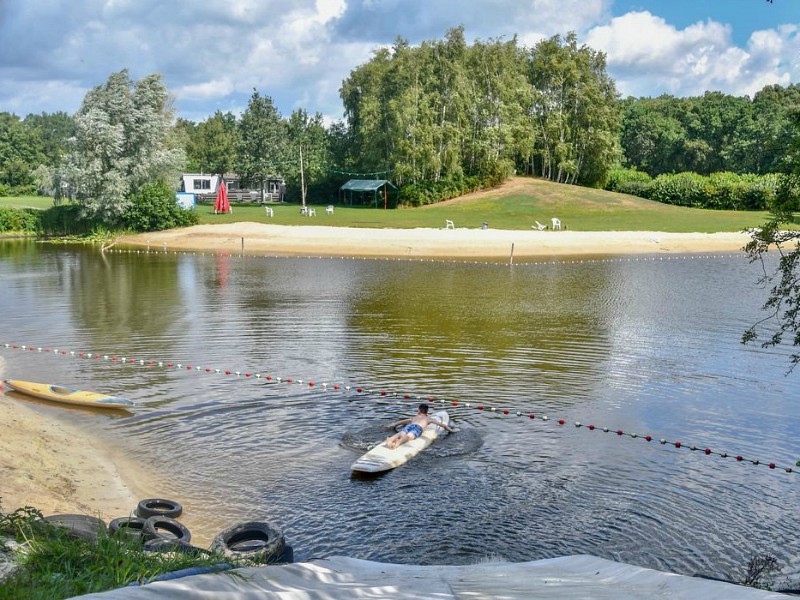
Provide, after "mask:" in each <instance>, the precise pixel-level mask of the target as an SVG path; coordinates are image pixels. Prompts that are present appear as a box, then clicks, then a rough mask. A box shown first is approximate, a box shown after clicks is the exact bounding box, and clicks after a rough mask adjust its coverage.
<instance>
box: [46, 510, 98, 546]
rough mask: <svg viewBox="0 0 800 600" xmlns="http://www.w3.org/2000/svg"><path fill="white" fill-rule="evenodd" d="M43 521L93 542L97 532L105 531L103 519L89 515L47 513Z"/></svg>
mask: <svg viewBox="0 0 800 600" xmlns="http://www.w3.org/2000/svg"><path fill="white" fill-rule="evenodd" d="M44 520H45V521H47V522H48V523H50V524H51V525H55V526H56V527H60V528H62V529H65V530H66V532H67V534H68V535H70V536H71V537H75V538H80V539H82V540H89V541H91V542H94V541H96V540H97V535H98V533H99V532H101V531H103V532H105V531H107V530H108V528H107V527H106V523H105V521H103V520H102V519H99V518H97V517H90V516H89V515H73V514H63V515H62V514H59V515H49V516H47V517H45V518H44Z"/></svg>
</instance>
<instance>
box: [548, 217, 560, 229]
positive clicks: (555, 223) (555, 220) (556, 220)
mask: <svg viewBox="0 0 800 600" xmlns="http://www.w3.org/2000/svg"><path fill="white" fill-rule="evenodd" d="M550 220H551V221H552V222H553V230H556V229H561V219H559V218H557V217H553V218H552V219H550Z"/></svg>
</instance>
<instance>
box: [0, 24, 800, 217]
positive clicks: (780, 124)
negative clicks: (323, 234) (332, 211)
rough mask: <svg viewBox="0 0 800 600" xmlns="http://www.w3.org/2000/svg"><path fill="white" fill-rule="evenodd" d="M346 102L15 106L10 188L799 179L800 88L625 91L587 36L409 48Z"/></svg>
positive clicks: (125, 100) (159, 94) (147, 82)
mask: <svg viewBox="0 0 800 600" xmlns="http://www.w3.org/2000/svg"><path fill="white" fill-rule="evenodd" d="M340 94H341V98H342V101H343V105H344V119H343V120H342V121H338V122H335V123H332V124H327V125H326V124H325V123H324V121H323V118H322V116H321V115H320V114H315V115H310V114H308V113H307V111H305V110H303V109H297V110H295V111H294V112H293V113H292V114H291V115H289V116H288V117H284V116H283V115H281V114H280V112H279V111H278V110H277V108H276V107H275V105H274V103H273V101H272V99H271V98H270V97H269V96H267V95H263V94H261V93H259V92H258V91H257V90H254V91H253V94H252V96H251V98H250V100H249V102H248V106H247V108H246V109H245V110H244V112H243V113H242V114H241V115H239V116H236V115H234V114H233V113H230V112H227V113H223V112H220V111H218V112H216V113H215V114H214V115H212V116H210V117H208V118H207V119H206V120H204V121H202V122H199V123H195V122H192V121H189V120H186V119H177V120H175V119H174V115H173V113H172V107H171V101H170V97H169V93H168V90H167V89H166V87H165V85H164V84H163V82H162V81H161V78H160V76H158V75H150V76H147V77H145V78H143V79H142V80H140V81H132V80H131V78H130V76H129V74H128V72H127V71H121V72H119V73H113V74H112V75H111V76H110V77H109V79H108V81H107V82H106V83H105V84H103V85H100V86H97V87H96V88H94V89H92V90H90V91H89V92H88V93H87V95H86V97H85V98H84V101H83V103H82V105H81V107H80V109H79V110H78V112H77V113H76V114H75V115H72V116H70V115H67V114H66V113H63V112H59V113H54V114H41V115H28V116H27V117H25V118H24V119H21V118H19V117H17V116H16V115H13V114H10V113H0V194H11V193H13V194H25V193H43V194H50V195H53V196H54V197H55V198H60V197H67V198H70V199H73V200H77V202H78V204H79V205H80V207H81V211H82V213H83V214H84V215H86V216H91V217H94V218H99V219H101V220H105V221H107V222H110V223H113V222H119V221H121V220H122V221H124V219H123V215H124V214H125V212H126V211H127V210H128V209H129V208H130V207H131V206H132V203H133V202H134V200H135V198H136V197H137V194H139V193H140V192H141V190H142V188H143V186H145V185H146V184H147V183H148V182H149V183H154V182H156V181H158V182H164V183H165V184H167V187H168V186H170V185H173V186H174V185H175V184H176V183H177V182H178V175H179V174H180V172H182V171H183V172H187V171H188V172H207V173H226V172H236V173H238V174H239V175H240V176H242V177H243V178H244V180H245V182H246V183H249V184H250V185H251V186H253V187H258V186H261V187H262V189H263V184H264V182H265V181H267V180H269V179H272V178H274V177H283V178H284V179H285V181H286V183H287V192H288V197H289V198H290V199H292V200H301V199H303V198H305V197H306V195H307V194H309V192H311V193H312V194H313V196H314V197H315V198H317V199H320V200H322V201H326V202H327V201H329V200H330V199H331V196H332V195H333V194H335V190H336V189H337V188H338V186H339V185H341V184H342V183H343V182H344V180H346V179H347V176H346V175H345V174H348V173H382V174H385V175H383V177H385V178H387V179H390V180H391V181H392V182H393V183H394V184H395V185H397V186H398V187H400V188H401V190H402V191H401V194H402V196H401V201H402V202H404V203H406V204H410V205H417V204H423V203H428V202H435V201H438V200H441V199H445V198H447V197H451V196H455V195H459V194H461V193H464V192H466V191H470V190H472V189H476V188H480V187H485V186H487V185H492V184H496V183H499V182H500V181H502V180H503V179H505V178H506V177H508V176H509V175H510V174H512V173H521V174H528V175H535V176H540V177H545V178H548V179H551V180H553V181H558V182H564V183H576V184H581V185H587V186H602V185H607V184H608V183H609V182H610V181H617V182H618V181H621V180H624V182H625V185H627V186H628V187H629V188H630V190H626V191H633V192H634V193H636V190H637V189H640V188H641V189H644V184H643V183H642V182H641V181H639V180H638V179H639V176H638V175H637V176H633V177H631V176H630V175H624V176H620V175H619V168H620V167H623V168H625V169H627V170H628V171H629V172H631V171H635V172H636V173H642V174H646V175H647V176H649V177H651V178H658V177H659V176H662V175H665V174H674V173H684V172H690V173H694V174H697V175H701V176H710V175H712V174H715V173H719V172H730V173H733V174H738V175H742V176H744V175H745V174H747V175H765V174H769V173H775V172H780V171H785V170H786V169H788V168H789V166H790V162H791V157H790V156H788V153H787V152H786V151H785V149H786V148H789V147H791V146H792V145H793V144H794V143H795V142H796V141H797V137H798V133H797V131H798V129H797V128H796V127H794V126H793V125H792V121H791V118H792V111H793V110H794V109H795V108H796V107H797V106H798V104H800V86H798V85H789V86H787V87H782V86H779V85H772V86H767V87H765V88H764V89H763V90H761V91H760V92H758V93H757V94H755V95H754V97H753V98H752V99H751V98H749V97H746V96H744V97H737V96H732V95H728V94H722V93H720V92H707V93H705V94H704V95H703V96H700V97H692V98H676V97H672V96H668V95H664V96H660V97H658V98H626V99H620V98H619V95H618V94H617V91H616V88H615V85H614V81H613V80H612V79H611V78H610V77H609V76H608V74H607V72H606V63H605V56H604V54H603V53H602V52H598V51H596V50H593V49H592V48H589V47H588V46H585V45H579V44H578V42H577V38H576V36H575V34H573V33H570V34H568V35H566V36H563V37H562V36H554V37H552V38H549V39H545V40H542V41H540V42H539V43H537V44H536V45H535V46H533V47H532V48H526V47H524V46H522V45H520V44H519V42H518V40H517V39H516V37H515V38H512V39H511V40H503V39H499V40H489V41H476V42H474V43H472V44H468V43H467V42H466V41H465V39H464V31H463V29H462V28H455V29H452V30H450V31H448V32H447V34H446V35H445V36H444V38H443V39H440V40H433V41H426V42H423V43H422V44H420V45H419V46H411V45H410V44H409V43H408V42H407V41H405V40H403V39H398V40H397V41H396V42H395V44H394V46H393V47H392V48H385V49H381V50H378V51H376V52H375V54H374V56H373V57H372V58H371V59H370V60H369V61H367V62H366V63H364V64H362V65H360V66H358V67H356V68H355V69H354V70H353V71H352V72H351V73H350V75H349V76H348V77H347V78H346V79H345V80H344V81H343V82H342V87H341V90H340ZM642 176H644V175H642ZM684 179H685V180H686V181H687V182H689V183H692V182H695V183H696V180H693V179H692V180H690V179H689V178H687V177H684ZM729 179H730V178H729ZM716 180H718V181H723V180H724V178H720V177H717V178H716ZM631 181H633V183H631ZM681 181H683V180H681ZM725 181H727V180H725ZM682 185H683V184H681V185H679V186H676V185H674V184H673V183H672V182H670V184H669V185H668V186H666V187H665V186H663V185H662V186H661V188H658V189H675V190H680V189H683V188H682V187H681V186H682ZM692 185H694V183H692ZM698 185H699V184H698ZM726 185H727V184H726ZM637 186H638V187H637ZM684 187H685V186H684ZM656 195H658V194H656ZM739 204H741V207H742V208H744V207H748V206H750V205H752V204H753V202H752V201H751V200H750V199H747V200H746V201H744V202H743V203H739Z"/></svg>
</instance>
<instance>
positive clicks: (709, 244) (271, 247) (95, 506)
mask: <svg viewBox="0 0 800 600" xmlns="http://www.w3.org/2000/svg"><path fill="white" fill-rule="evenodd" d="M748 240H749V238H748V236H747V235H746V234H743V233H714V234H705V233H688V234H675V233H661V232H629V231H626V232H580V231H506V230H493V229H486V230H482V229H353V228H342V227H325V226H299V227H289V226H280V225H264V224H258V223H235V224H230V225H198V226H194V227H188V228H184V229H177V230H170V231H163V232H154V233H146V234H141V235H135V236H128V237H124V238H121V239H120V240H119V241H118V245H130V246H136V247H143V248H150V249H151V250H158V251H163V250H166V251H184V250H185V251H189V250H193V251H202V252H215V253H217V252H218V253H232V254H238V253H241V252H244V253H245V254H253V255H265V256H326V257H336V256H342V257H374V258H380V257H390V258H433V259H462V260H473V259H487V260H508V259H509V258H510V257H511V255H512V247H513V256H514V259H515V260H520V261H523V260H525V259H527V260H546V259H548V258H556V257H568V256H576V257H589V256H611V255H631V254H667V253H673V254H675V253H710V252H737V251H740V250H741V248H742V247H743V246H744V245H745V244H746V243H747V241H748ZM3 367H4V364H3V362H2V358H0V375H2V373H3V372H4V368H3ZM0 410H1V411H2V414H3V419H2V430H0V482H2V484H1V485H0V498H1V499H2V508H3V510H4V511H6V512H8V511H11V510H14V509H16V508H19V507H22V506H26V505H31V506H34V507H36V508H38V509H40V510H41V511H43V512H44V513H45V514H53V513H63V512H76V513H83V514H91V515H100V516H103V517H105V518H107V519H111V518H115V517H118V516H123V515H127V514H129V513H130V511H131V510H132V509H133V508H135V506H136V503H137V502H138V500H140V499H141V498H145V497H152V496H153V490H159V492H158V495H161V494H163V493H165V492H166V490H163V489H161V488H159V487H157V486H154V485H153V481H152V479H153V476H152V475H150V476H148V474H146V473H143V472H142V471H141V470H139V469H137V467H136V465H135V464H134V463H132V462H126V461H125V460H124V457H121V456H115V455H114V454H113V453H110V452H109V449H108V448H106V447H104V446H103V444H102V443H101V442H100V441H99V440H98V439H96V438H95V437H93V436H92V435H91V433H90V432H88V431H84V430H82V429H78V428H76V427H72V426H70V425H68V424H67V423H65V422H62V421H59V420H55V419H51V418H46V417H45V416H43V415H42V414H41V413H40V412H39V411H37V410H34V409H33V408H31V407H28V406H26V405H25V403H24V401H20V400H17V399H14V398H12V397H10V396H6V395H0ZM148 492H149V493H148Z"/></svg>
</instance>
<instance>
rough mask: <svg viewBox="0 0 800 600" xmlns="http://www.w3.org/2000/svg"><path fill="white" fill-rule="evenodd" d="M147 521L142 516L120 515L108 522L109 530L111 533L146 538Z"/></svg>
mask: <svg viewBox="0 0 800 600" xmlns="http://www.w3.org/2000/svg"><path fill="white" fill-rule="evenodd" d="M145 522H146V519H142V518H141V517H119V518H118V519H112V520H111V522H110V523H109V524H108V531H109V533H110V534H111V535H120V536H122V535H124V536H130V537H136V538H140V539H142V540H144V538H145V533H144V524H145Z"/></svg>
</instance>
